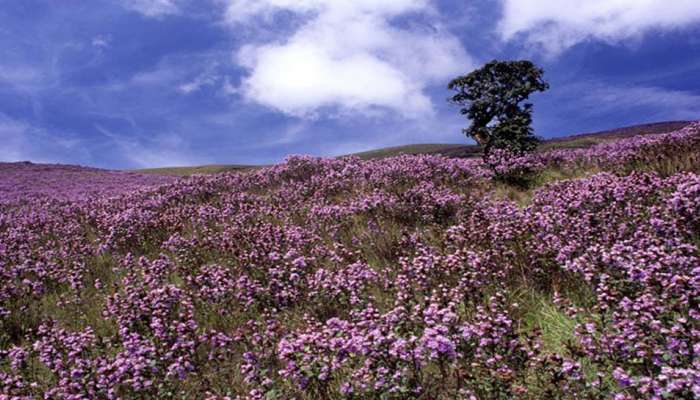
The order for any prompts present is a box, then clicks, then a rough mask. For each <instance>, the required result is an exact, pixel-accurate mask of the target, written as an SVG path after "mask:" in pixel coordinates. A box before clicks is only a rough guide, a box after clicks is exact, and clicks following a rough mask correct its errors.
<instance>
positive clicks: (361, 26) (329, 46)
mask: <svg viewBox="0 0 700 400" xmlns="http://www.w3.org/2000/svg"><path fill="white" fill-rule="evenodd" d="M280 12H286V15H287V16H289V15H292V16H293V17H294V18H296V19H295V20H294V21H295V22H296V23H297V26H298V28H297V29H296V30H295V31H293V32H292V33H291V35H289V36H287V37H277V38H274V39H273V40H272V41H270V42H265V43H249V44H247V45H245V46H243V47H242V48H241V49H240V50H239V51H238V52H237V53H236V55H235V59H236V62H237V63H238V64H240V65H242V66H243V67H244V68H246V69H247V70H248V75H247V76H246V77H245V78H244V79H243V82H242V84H241V86H240V88H239V92H240V93H241V94H242V95H243V96H244V97H245V98H247V99H249V100H252V101H255V102H257V103H260V104H263V105H266V106H268V107H271V108H274V109H277V110H280V111H282V112H284V113H287V114H290V115H297V116H310V115H315V114H317V113H318V112H319V111H320V110H324V109H334V110H337V109H339V110H340V111H341V112H363V113H366V112H370V113H372V112H376V111H377V110H386V109H388V110H394V111H397V112H399V113H400V114H402V115H404V116H406V117H418V116H424V115H426V114H430V113H431V112H432V104H431V101H430V98H429V97H428V96H427V95H426V93H425V89H426V88H427V87H428V86H429V85H431V84H434V83H436V82H443V81H444V80H445V79H446V78H448V77H452V76H454V75H455V74H458V73H462V72H464V71H468V70H469V69H470V68H471V67H472V66H473V63H472V61H471V59H470V57H469V56H468V55H467V54H466V52H465V51H464V50H463V48H462V46H461V44H460V42H459V41H458V39H457V38H456V37H454V36H453V35H451V34H450V33H448V32H446V31H444V30H443V29H441V28H440V26H439V23H438V22H437V20H438V18H437V15H436V12H435V10H434V9H433V8H432V7H431V5H430V3H429V1H428V0H387V1H375V0H232V1H230V2H229V6H228V9H227V13H226V16H227V20H228V22H229V23H231V24H234V25H235V26H245V25H252V24H254V23H261V22H262V23H264V21H268V22H269V21H272V20H273V18H274V17H275V15H277V14H278V13H280ZM418 13H420V15H421V17H422V18H421V20H422V21H424V22H423V23H422V24H410V23H406V20H404V21H403V23H401V24H399V23H397V22H396V19H397V18H399V17H407V20H410V17H411V15H416V14H418ZM426 20H427V21H429V22H427V23H426V22H425V21H426Z"/></svg>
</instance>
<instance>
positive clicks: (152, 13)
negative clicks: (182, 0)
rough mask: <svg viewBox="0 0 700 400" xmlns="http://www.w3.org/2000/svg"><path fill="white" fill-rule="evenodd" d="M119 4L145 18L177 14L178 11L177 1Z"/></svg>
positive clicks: (130, 0) (125, 1)
mask: <svg viewBox="0 0 700 400" xmlns="http://www.w3.org/2000/svg"><path fill="white" fill-rule="evenodd" d="M120 4H122V5H123V6H124V7H126V8H128V9H130V10H133V11H136V12H139V13H141V14H143V15H145V16H147V17H159V16H162V15H169V14H177V13H178V12H179V11H180V9H179V7H178V0H121V2H120Z"/></svg>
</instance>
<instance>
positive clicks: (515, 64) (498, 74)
mask: <svg viewBox="0 0 700 400" xmlns="http://www.w3.org/2000/svg"><path fill="white" fill-rule="evenodd" d="M543 73H544V71H543V70H542V69H541V68H538V67H536V66H535V65H534V64H533V63H532V62H530V61H527V60H521V61H497V60H493V61H491V62H489V63H488V64H486V65H484V66H483V67H481V68H480V69H477V70H475V71H472V72H471V73H469V74H468V75H464V76H459V77H457V78H455V79H453V80H452V81H451V82H450V83H449V84H448V86H447V87H448V89H450V90H454V91H456V92H457V93H456V94H454V95H453V96H452V97H450V98H449V101H450V102H451V103H453V104H457V105H459V106H461V107H462V108H461V109H460V113H461V114H462V115H465V116H466V117H467V118H469V119H470V120H471V121H472V123H471V125H470V126H469V128H467V129H465V130H464V133H465V134H466V135H467V136H470V137H472V138H474V140H476V141H477V142H478V143H479V144H480V145H481V146H483V147H484V153H485V154H488V152H489V150H490V149H491V148H493V147H496V148H509V149H511V150H513V151H516V152H527V151H532V150H534V149H535V147H537V143H538V142H539V140H538V139H537V138H536V137H535V136H534V135H533V134H532V128H531V127H530V125H531V123H532V104H530V103H524V104H521V103H522V102H523V101H525V100H527V98H528V97H529V96H530V94H532V93H534V92H542V91H545V90H547V89H548V88H549V84H547V82H545V81H544V80H543V79H542V75H543Z"/></svg>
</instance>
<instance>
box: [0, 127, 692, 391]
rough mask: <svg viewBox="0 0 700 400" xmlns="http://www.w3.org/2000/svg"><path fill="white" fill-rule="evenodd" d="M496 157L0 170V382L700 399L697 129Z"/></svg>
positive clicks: (53, 386)
mask: <svg viewBox="0 0 700 400" xmlns="http://www.w3.org/2000/svg"><path fill="white" fill-rule="evenodd" d="M493 162H494V163H496V164H497V166H496V168H487V167H486V166H485V165H484V163H483V162H482V161H481V160H480V159H460V158H448V157H444V156H440V155H402V156H396V157H388V158H381V159H374V160H361V159H360V158H358V157H344V158H339V159H323V158H313V157H308V156H291V157H289V158H287V159H286V160H285V162H283V163H281V164H278V165H274V166H270V167H265V168H260V169H253V170H242V171H233V172H223V173H218V174H212V175H194V176H191V177H184V178H176V177H171V176H160V175H145V174H138V173H124V172H109V171H102V170H92V169H85V168H79V167H67V166H45V165H36V164H16V163H15V164H0V399H3V400H4V399H35V398H36V399H39V398H45V399H122V398H123V399H143V398H158V399H168V398H173V399H190V398H204V399H209V400H223V399H237V398H240V399H270V400H271V399H470V400H471V399H514V398H515V399H609V398H614V399H616V400H632V399H667V398H668V399H671V398H673V399H694V398H700V324H699V323H698V321H699V319H700V251H699V248H698V246H700V175H698V174H699V173H700V123H693V124H690V125H688V126H686V127H684V128H682V129H679V130H676V131H673V132H669V133H658V134H653V135H644V136H634V137H629V138H622V139H619V140H616V141H612V142H605V143H600V144H596V145H593V146H592V147H588V148H582V149H554V150H546V151H542V152H538V153H535V154H533V155H531V156H528V157H526V158H522V159H509V158H507V157H504V158H503V159H495V160H494V161H493ZM494 171H495V172H494ZM513 171H526V172H527V176H523V177H522V178H523V179H522V181H519V182H518V184H513V183H512V182H510V183H509V182H504V181H503V180H498V179H494V178H498V176H494V174H496V175H498V174H501V173H503V174H506V173H511V172H513Z"/></svg>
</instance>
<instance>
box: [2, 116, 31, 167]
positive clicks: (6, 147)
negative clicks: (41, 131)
mask: <svg viewBox="0 0 700 400" xmlns="http://www.w3.org/2000/svg"><path fill="white" fill-rule="evenodd" d="M28 129H29V127H28V126H27V125H26V124H24V123H22V122H19V121H16V120H13V119H10V118H7V117H5V116H3V115H2V114H0V142H2V146H0V161H21V160H25V159H26V157H24V156H23V154H22V145H23V143H24V138H25V136H26V133H27V130H28Z"/></svg>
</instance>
